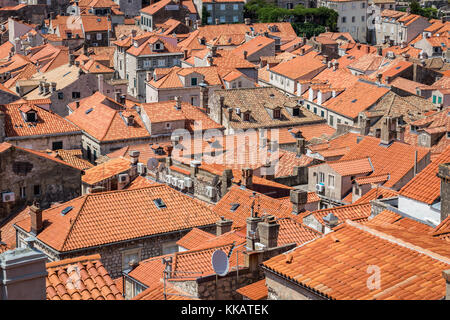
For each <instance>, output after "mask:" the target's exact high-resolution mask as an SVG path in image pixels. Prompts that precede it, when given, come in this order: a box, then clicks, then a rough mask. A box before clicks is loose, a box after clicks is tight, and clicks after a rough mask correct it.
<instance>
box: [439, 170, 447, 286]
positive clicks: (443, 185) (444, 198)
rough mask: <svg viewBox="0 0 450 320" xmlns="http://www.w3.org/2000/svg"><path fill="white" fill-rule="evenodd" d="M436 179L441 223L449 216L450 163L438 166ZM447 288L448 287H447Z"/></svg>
mask: <svg viewBox="0 0 450 320" xmlns="http://www.w3.org/2000/svg"><path fill="white" fill-rule="evenodd" d="M437 175H438V177H439V178H441V222H442V221H444V220H445V219H447V217H448V216H449V214H450V163H445V164H441V165H439V171H438V174H437ZM447 288H448V287H447Z"/></svg>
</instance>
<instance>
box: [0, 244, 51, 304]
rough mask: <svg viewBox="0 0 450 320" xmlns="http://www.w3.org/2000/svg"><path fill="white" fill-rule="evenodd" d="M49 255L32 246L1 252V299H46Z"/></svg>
mask: <svg viewBox="0 0 450 320" xmlns="http://www.w3.org/2000/svg"><path fill="white" fill-rule="evenodd" d="M46 262H47V257H46V256H45V255H44V254H43V253H41V252H39V251H36V250H33V249H30V248H16V249H14V250H9V251H6V252H4V253H2V254H0V275H1V276H0V300H45V299H46V285H45V279H46V277H47V268H46Z"/></svg>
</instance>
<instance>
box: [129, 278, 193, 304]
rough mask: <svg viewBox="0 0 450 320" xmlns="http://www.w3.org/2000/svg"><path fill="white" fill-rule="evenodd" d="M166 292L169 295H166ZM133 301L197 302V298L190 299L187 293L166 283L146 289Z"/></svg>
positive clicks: (159, 283) (158, 283)
mask: <svg viewBox="0 0 450 320" xmlns="http://www.w3.org/2000/svg"><path fill="white" fill-rule="evenodd" d="M164 291H165V292H166V293H167V294H166V295H164ZM132 300H196V299H195V298H190V297H189V296H188V294H187V293H184V292H181V291H180V289H179V288H175V287H174V286H172V285H170V283H166V285H165V287H164V283H162V282H157V283H156V284H153V285H152V286H151V287H149V288H147V289H145V290H144V291H142V292H141V293H139V294H138V295H137V296H135V297H133V298H132Z"/></svg>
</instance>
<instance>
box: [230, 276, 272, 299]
mask: <svg viewBox="0 0 450 320" xmlns="http://www.w3.org/2000/svg"><path fill="white" fill-rule="evenodd" d="M236 292H237V293H240V294H241V295H243V296H244V297H246V298H248V299H250V300H265V299H267V295H268V290H267V286H266V280H265V279H263V280H259V281H256V282H254V283H252V284H249V285H247V286H245V287H242V288H239V289H237V290H236Z"/></svg>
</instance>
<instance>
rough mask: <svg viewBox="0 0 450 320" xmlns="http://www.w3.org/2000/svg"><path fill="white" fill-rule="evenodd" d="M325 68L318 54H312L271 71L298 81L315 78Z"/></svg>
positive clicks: (279, 65) (285, 63) (284, 63)
mask: <svg viewBox="0 0 450 320" xmlns="http://www.w3.org/2000/svg"><path fill="white" fill-rule="evenodd" d="M325 68H326V66H325V65H324V64H323V63H322V59H320V58H318V56H317V53H315V52H310V53H307V54H305V55H304V56H299V57H296V58H294V59H292V60H289V61H286V62H282V63H280V64H278V65H276V66H275V67H273V68H271V69H270V70H271V71H273V72H276V73H278V74H281V75H283V76H285V77H288V78H289V79H292V80H297V79H300V78H304V77H306V76H308V77H311V78H313V77H314V76H315V75H317V74H318V73H319V72H320V71H322V70H323V69H325ZM311 74H312V76H311Z"/></svg>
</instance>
